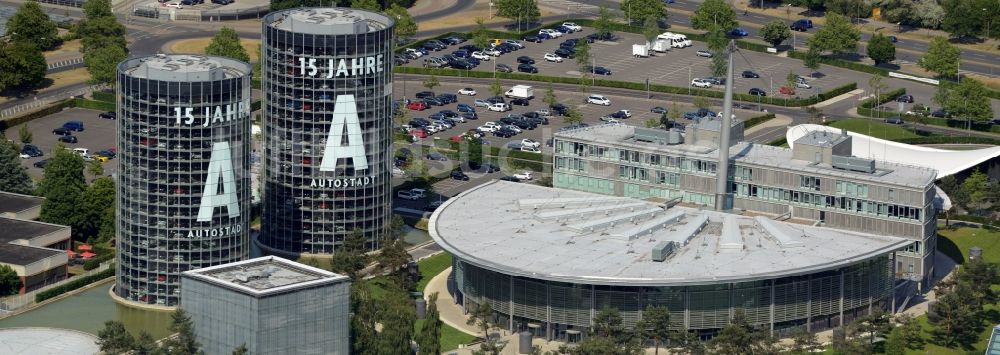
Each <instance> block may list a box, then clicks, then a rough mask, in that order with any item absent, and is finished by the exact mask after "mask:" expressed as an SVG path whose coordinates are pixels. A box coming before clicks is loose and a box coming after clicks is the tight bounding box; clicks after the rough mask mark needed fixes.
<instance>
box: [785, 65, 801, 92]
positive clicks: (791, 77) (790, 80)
mask: <svg viewBox="0 0 1000 355" xmlns="http://www.w3.org/2000/svg"><path fill="white" fill-rule="evenodd" d="M797 80H799V76H798V75H797V74H795V72H793V71H791V70H789V71H788V75H785V86H786V87H788V88H789V89H792V90H793V91H794V89H795V81H797ZM789 95H792V94H789Z"/></svg>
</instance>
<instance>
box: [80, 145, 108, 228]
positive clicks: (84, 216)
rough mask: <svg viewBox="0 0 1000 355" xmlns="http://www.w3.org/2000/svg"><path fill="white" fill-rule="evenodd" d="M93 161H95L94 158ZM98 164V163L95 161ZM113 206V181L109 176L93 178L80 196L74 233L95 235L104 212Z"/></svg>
mask: <svg viewBox="0 0 1000 355" xmlns="http://www.w3.org/2000/svg"><path fill="white" fill-rule="evenodd" d="M94 162H97V161H96V160H95V161H94ZM97 164H98V165H100V163H97ZM114 207H115V181H114V180H113V179H111V177H109V176H104V177H100V178H97V179H94V182H93V183H92V184H90V186H88V187H87V190H86V191H84V193H83V195H82V196H81V198H80V216H79V219H80V222H79V224H78V228H79V229H80V230H74V231H73V232H74V233H77V235H80V236H83V237H92V236H96V235H97V234H98V232H99V231H100V228H101V224H102V222H103V217H104V215H105V212H106V211H107V210H108V209H109V208H114Z"/></svg>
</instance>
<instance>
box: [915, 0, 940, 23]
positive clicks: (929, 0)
mask: <svg viewBox="0 0 1000 355" xmlns="http://www.w3.org/2000/svg"><path fill="white" fill-rule="evenodd" d="M913 14H914V15H915V18H914V19H913V24H915V25H918V26H920V27H923V28H929V29H936V28H938V27H939V26H940V25H941V19H943V18H944V14H945V13H944V8H943V7H941V5H940V4H938V2H937V0H916V1H915V2H914V3H913Z"/></svg>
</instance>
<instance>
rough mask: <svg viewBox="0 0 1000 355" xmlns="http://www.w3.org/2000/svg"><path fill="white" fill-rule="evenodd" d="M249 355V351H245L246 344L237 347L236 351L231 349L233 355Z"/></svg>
mask: <svg viewBox="0 0 1000 355" xmlns="http://www.w3.org/2000/svg"><path fill="white" fill-rule="evenodd" d="M249 353H250V350H248V349H247V344H246V343H243V344H240V346H237V347H236V349H233V355H247V354H249Z"/></svg>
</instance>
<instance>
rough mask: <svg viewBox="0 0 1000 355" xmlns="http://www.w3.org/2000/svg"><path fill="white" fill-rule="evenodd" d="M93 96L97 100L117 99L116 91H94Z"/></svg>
mask: <svg viewBox="0 0 1000 355" xmlns="http://www.w3.org/2000/svg"><path fill="white" fill-rule="evenodd" d="M91 96H93V98H94V100H96V101H104V102H110V103H114V102H115V100H116V98H115V93H114V92H107V91H94V93H93V94H91Z"/></svg>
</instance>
